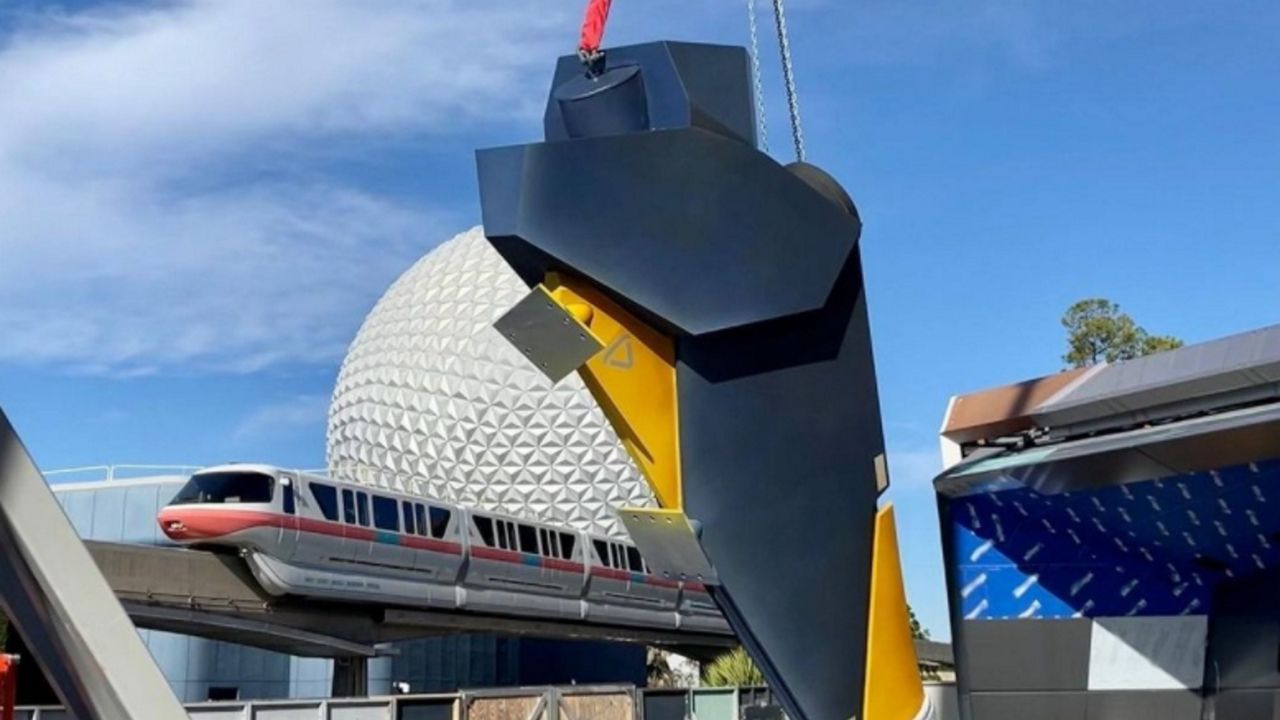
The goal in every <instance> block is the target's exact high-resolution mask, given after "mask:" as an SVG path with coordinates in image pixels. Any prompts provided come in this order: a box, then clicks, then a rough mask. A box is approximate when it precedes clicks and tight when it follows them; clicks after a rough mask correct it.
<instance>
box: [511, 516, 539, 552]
mask: <svg viewBox="0 0 1280 720" xmlns="http://www.w3.org/2000/svg"><path fill="white" fill-rule="evenodd" d="M516 527H518V528H520V552H527V553H533V554H534V555H537V554H538V531H537V530H535V529H533V527H532V526H530V525H525V524H523V523H522V524H520V525H517V526H516Z"/></svg>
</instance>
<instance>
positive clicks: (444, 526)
mask: <svg viewBox="0 0 1280 720" xmlns="http://www.w3.org/2000/svg"><path fill="white" fill-rule="evenodd" d="M452 516H453V512H451V511H449V510H446V509H444V508H442V507H436V506H435V505H432V506H431V537H433V538H435V539H437V540H439V539H440V538H442V537H444V533H445V531H446V530H448V529H449V518H450V517H452ZM423 534H424V535H425V534H426V531H425V530H424V531H423Z"/></svg>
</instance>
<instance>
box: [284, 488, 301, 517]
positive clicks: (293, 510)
mask: <svg viewBox="0 0 1280 720" xmlns="http://www.w3.org/2000/svg"><path fill="white" fill-rule="evenodd" d="M282 499H283V501H284V502H283V505H284V514H285V515H296V514H297V513H298V508H297V506H296V505H295V504H294V501H293V485H285V486H284V497H283V498H282Z"/></svg>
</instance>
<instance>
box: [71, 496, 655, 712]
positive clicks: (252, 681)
mask: <svg viewBox="0 0 1280 720" xmlns="http://www.w3.org/2000/svg"><path fill="white" fill-rule="evenodd" d="M184 482H185V478H184V477H159V478H144V479H137V480H118V481H108V482H93V483H80V484H68V485H62V486H59V485H54V486H53V490H54V494H55V496H56V497H57V498H58V501H59V502H60V503H61V504H62V508H63V510H64V511H65V512H66V514H67V517H68V518H69V519H70V520H71V523H72V525H74V526H75V528H76V531H77V532H79V533H80V536H81V537H83V538H85V539H86V540H101V541H106V542H125V543H135V544H141V545H172V543H170V542H169V540H168V538H166V537H165V536H164V534H163V533H162V532H161V531H160V527H159V525H158V524H157V523H156V520H155V518H156V514H157V513H158V512H159V511H160V508H162V507H164V506H165V505H166V504H168V502H169V500H171V499H172V498H173V496H174V494H176V493H177V491H178V489H179V488H181V487H182V484H183V483H184ZM139 633H140V634H141V635H142V638H143V641H144V642H146V644H147V647H148V648H149V649H150V650H151V654H152V657H154V658H155V660H156V663H157V664H158V665H159V666H160V669H161V671H162V672H164V675H165V677H166V678H167V679H168V680H169V684H170V685H171V686H172V687H173V690H174V693H175V694H177V695H178V697H179V698H181V699H182V700H183V702H200V701H203V700H207V699H209V697H210V692H211V691H212V690H214V689H217V688H234V689H236V691H237V692H238V693H239V697H240V698H241V699H273V698H314V697H328V696H329V694H330V689H331V684H332V680H333V661H331V660H326V659H322V658H300V657H291V656H288V655H282V654H280V653H274V652H270V651H267V650H260V649H258V648H251V647H245V646H241V645H235V644H232V643H224V642H219V641H215V640H206V639H204V638H198V637H190V636H186V635H176V634H173V633H167V632H160V631H155V630H140V631H139ZM522 643H526V644H528V647H527V648H525V649H524V651H523V652H522ZM395 648H396V650H398V651H399V655H398V656H394V657H387V658H377V659H374V660H372V661H371V662H370V664H369V687H368V690H369V693H370V694H386V693H388V692H390V689H391V684H392V683H393V682H407V683H408V684H409V687H410V689H411V690H412V691H413V692H448V691H453V690H457V689H459V688H478V687H497V686H508V685H528V684H543V683H547V684H550V683H569V682H575V681H576V682H588V681H597V680H598V681H610V682H633V683H635V684H643V682H644V664H645V663H644V660H645V653H644V648H642V647H639V646H634V647H633V646H619V645H611V644H608V643H571V642H560V641H546V640H540V641H532V640H522V639H518V638H507V637H497V636H490V635H450V636H445V637H433V638H427V639H423V640H415V641H412V642H404V643H397V644H396V646H395ZM522 669H523V672H522Z"/></svg>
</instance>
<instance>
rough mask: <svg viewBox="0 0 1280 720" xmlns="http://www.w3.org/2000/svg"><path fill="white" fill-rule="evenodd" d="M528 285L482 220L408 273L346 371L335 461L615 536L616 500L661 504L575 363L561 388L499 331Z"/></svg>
mask: <svg viewBox="0 0 1280 720" xmlns="http://www.w3.org/2000/svg"><path fill="white" fill-rule="evenodd" d="M527 292H528V288H527V287H526V286H525V285H524V283H523V282H521V281H520V279H519V278H518V277H517V276H516V274H515V273H514V272H513V271H512V270H511V269H510V268H509V267H508V266H507V264H506V263H505V262H504V261H503V260H502V258H501V257H500V256H499V255H498V253H497V251H495V250H494V249H493V248H492V247H491V246H490V245H489V242H488V241H487V240H485V237H484V233H483V231H482V230H481V229H480V228H478V227H477V228H473V229H471V230H468V231H467V232H464V233H462V234H460V235H458V236H456V237H454V238H453V239H451V240H449V241H447V242H445V243H443V244H441V245H440V246H439V247H437V248H435V249H434V250H432V251H431V252H429V253H427V255H426V256H424V257H423V258H422V259H421V260H419V261H418V262H417V263H415V264H414V265H413V267H411V268H409V270H408V271H407V272H405V273H404V275H401V276H400V278H399V279H398V280H396V281H395V283H394V284H392V286H391V287H390V289H388V290H387V292H386V294H385V295H383V296H382V299H381V300H379V301H378V304H377V305H376V306H375V307H374V308H373V311H372V312H370V313H369V316H368V317H367V318H365V321H364V325H363V326H361V328H360V331H359V333H357V335H356V338H355V340H354V341H353V342H352V343H351V348H350V350H348V352H347V357H346V359H345V360H344V361H343V363H342V370H341V371H340V372H339V374H338V382H337V386H336V387H335V389H334V393H333V402H332V404H331V405H330V407H329V427H328V442H327V449H328V464H329V468H330V471H331V472H332V473H333V474H334V475H335V476H336V477H341V478H344V479H350V480H356V481H359V482H363V483H367V484H370V485H375V486H379V487H387V488H392V489H396V490H404V491H407V492H413V493H418V494H421V495H424V496H428V497H435V498H441V499H445V500H449V501H454V502H459V503H461V504H464V505H471V506H477V507H482V508H487V509H491V510H497V511H500V512H505V513H509V514H512V515H518V516H522V517H528V518H532V519H537V520H550V521H554V522H559V523H564V524H567V525H570V526H572V527H574V528H578V529H583V530H588V531H592V532H601V533H605V534H610V535H617V534H619V533H620V532H621V525H620V523H619V522H618V520H617V518H616V515H615V512H614V509H615V508H617V507H627V506H631V507H635V506H648V505H653V504H654V500H653V494H652V492H651V491H650V489H649V486H648V484H647V483H646V482H645V480H644V477H643V476H642V475H641V474H640V471H639V470H638V469H637V468H636V466H635V465H634V463H633V462H632V461H631V458H630V457H629V456H628V455H627V452H626V450H624V449H623V447H622V444H621V443H620V442H619V440H618V437H617V435H616V434H615V433H614V431H613V428H612V427H611V426H610V425H609V423H608V421H607V420H606V419H605V417H604V413H603V412H602V411H601V410H600V408H599V407H598V406H597V405H596V402H595V400H594V399H593V398H592V397H591V395H590V393H588V391H587V389H586V386H585V385H583V383H582V380H581V379H580V378H579V377H578V376H577V374H576V373H575V374H573V375H570V376H569V377H567V378H565V379H564V380H562V381H560V383H559V384H557V385H555V386H554V387H553V386H552V385H551V383H550V382H549V381H548V380H547V379H546V378H545V377H543V376H542V374H541V373H539V372H538V371H537V370H536V369H534V367H533V366H532V365H531V364H530V363H529V361H528V360H526V359H525V358H524V357H523V356H522V355H520V354H519V353H518V352H516V350H515V349H514V348H513V347H511V345H510V344H508V343H507V341H506V340H505V339H504V338H503V337H502V336H501V335H499V334H498V333H497V331H495V330H493V328H492V324H493V321H494V320H496V319H497V318H498V317H499V316H500V315H501V314H502V313H504V312H506V311H507V310H508V309H509V308H510V307H511V306H512V305H514V304H515V303H516V302H517V301H519V300H520V298H522V297H524V295H525V294H526V293H527Z"/></svg>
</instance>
